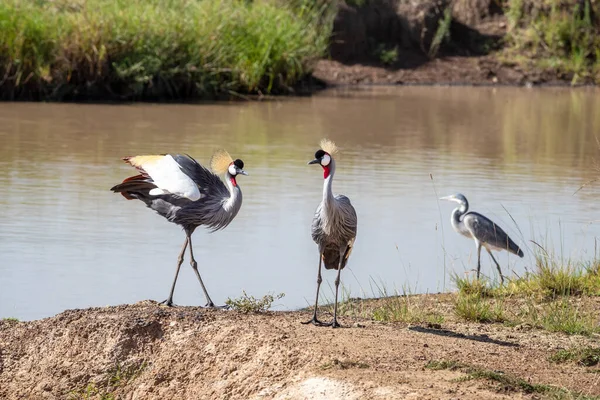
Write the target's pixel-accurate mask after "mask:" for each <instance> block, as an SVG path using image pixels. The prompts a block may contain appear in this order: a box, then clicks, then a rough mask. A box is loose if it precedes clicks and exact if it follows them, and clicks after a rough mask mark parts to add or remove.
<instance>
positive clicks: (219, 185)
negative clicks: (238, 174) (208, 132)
mask: <svg viewBox="0 0 600 400" xmlns="http://www.w3.org/2000/svg"><path fill="white" fill-rule="evenodd" d="M171 157H173V159H174V160H175V161H177V164H179V167H180V168H181V170H182V171H183V173H184V174H186V175H187V176H189V177H190V178H191V179H192V180H193V181H194V183H195V184H196V185H198V187H199V188H200V193H202V197H206V196H216V197H225V196H229V190H228V189H227V187H226V186H225V184H224V183H223V181H222V180H221V178H219V176H218V175H216V174H214V173H213V172H212V171H210V170H209V169H208V168H205V167H203V166H202V165H200V163H199V162H198V161H196V160H195V159H194V158H192V157H191V156H190V155H188V154H186V155H181V154H171Z"/></svg>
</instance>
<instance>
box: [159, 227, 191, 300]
mask: <svg viewBox="0 0 600 400" xmlns="http://www.w3.org/2000/svg"><path fill="white" fill-rule="evenodd" d="M187 245H188V238H187V236H186V237H185V242H183V247H182V248H181V252H180V253H179V257H177V269H176V270H175V279H173V285H172V286H171V293H169V298H168V299H166V300H163V301H161V302H160V303H158V304H164V305H166V306H168V307H171V306H173V293H174V292H175V284H176V283H177V276H179V269H180V268H181V264H182V263H183V255H184V254H185V249H186V248H187Z"/></svg>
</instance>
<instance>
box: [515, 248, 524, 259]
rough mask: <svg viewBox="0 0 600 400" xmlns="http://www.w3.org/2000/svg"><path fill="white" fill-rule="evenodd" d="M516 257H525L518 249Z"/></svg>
mask: <svg viewBox="0 0 600 400" xmlns="http://www.w3.org/2000/svg"><path fill="white" fill-rule="evenodd" d="M517 255H518V256H519V257H521V258H523V257H525V254H524V253H523V250H521V249H519V251H517Z"/></svg>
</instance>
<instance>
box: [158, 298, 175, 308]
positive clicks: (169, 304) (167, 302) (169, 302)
mask: <svg viewBox="0 0 600 400" xmlns="http://www.w3.org/2000/svg"><path fill="white" fill-rule="evenodd" d="M158 304H160V305H164V306H166V307H177V304H175V303H173V299H167V300H163V301H161V302H160V303H158Z"/></svg>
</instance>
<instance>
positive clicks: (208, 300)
mask: <svg viewBox="0 0 600 400" xmlns="http://www.w3.org/2000/svg"><path fill="white" fill-rule="evenodd" d="M188 241H189V242H190V258H191V260H190V265H191V266H192V269H193V270H194V272H195V273H196V277H197V278H198V281H199V282H200V286H202V290H203V291H204V296H206V306H205V307H211V308H215V303H213V301H212V300H211V298H210V296H209V295H208V291H207V290H206V286H204V282H202V278H201V277H200V272H198V263H197V262H196V259H195V258H194V251H193V250H192V234H191V233H190V234H188Z"/></svg>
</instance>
